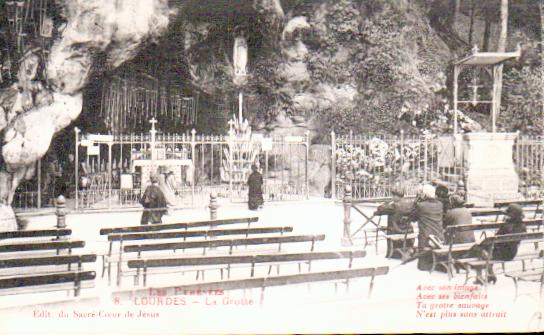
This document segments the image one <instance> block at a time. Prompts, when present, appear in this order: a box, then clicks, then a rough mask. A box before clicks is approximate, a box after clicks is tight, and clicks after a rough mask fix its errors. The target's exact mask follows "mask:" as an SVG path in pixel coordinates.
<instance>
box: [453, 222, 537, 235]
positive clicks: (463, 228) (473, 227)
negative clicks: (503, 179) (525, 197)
mask: <svg viewBox="0 0 544 335" xmlns="http://www.w3.org/2000/svg"><path fill="white" fill-rule="evenodd" d="M523 223H524V224H525V225H526V226H528V227H539V226H541V225H544V222H543V221H542V219H527V220H523ZM503 224H504V222H486V223H476V224H464V225H456V226H448V227H446V233H448V234H451V233H453V232H464V231H471V230H487V229H497V228H499V227H500V226H502V225H503Z"/></svg>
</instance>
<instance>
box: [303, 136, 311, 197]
mask: <svg viewBox="0 0 544 335" xmlns="http://www.w3.org/2000/svg"><path fill="white" fill-rule="evenodd" d="M308 159H310V131H309V130H306V159H305V161H304V181H305V183H306V199H310V185H309V181H308Z"/></svg>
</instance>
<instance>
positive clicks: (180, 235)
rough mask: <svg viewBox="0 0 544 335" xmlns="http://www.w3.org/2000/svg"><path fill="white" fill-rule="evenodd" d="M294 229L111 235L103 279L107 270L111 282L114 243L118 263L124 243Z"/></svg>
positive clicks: (271, 228) (275, 228) (274, 228)
mask: <svg viewBox="0 0 544 335" xmlns="http://www.w3.org/2000/svg"><path fill="white" fill-rule="evenodd" d="M292 231H293V227H259V228H237V229H216V230H184V231H167V232H145V233H131V234H110V235H108V241H109V242H110V246H109V250H108V254H107V255H104V256H103V257H102V260H103V262H102V264H103V266H102V277H104V273H105V270H106V268H107V270H108V280H111V278H110V277H111V259H110V257H112V256H113V255H112V252H113V243H114V242H119V254H118V262H119V263H120V262H122V254H123V242H126V241H135V240H160V239H176V238H183V241H186V239H187V237H203V238H204V239H207V238H208V237H219V236H227V235H245V237H246V238H248V237H249V235H253V234H270V233H280V234H282V235H283V233H286V232H292Z"/></svg>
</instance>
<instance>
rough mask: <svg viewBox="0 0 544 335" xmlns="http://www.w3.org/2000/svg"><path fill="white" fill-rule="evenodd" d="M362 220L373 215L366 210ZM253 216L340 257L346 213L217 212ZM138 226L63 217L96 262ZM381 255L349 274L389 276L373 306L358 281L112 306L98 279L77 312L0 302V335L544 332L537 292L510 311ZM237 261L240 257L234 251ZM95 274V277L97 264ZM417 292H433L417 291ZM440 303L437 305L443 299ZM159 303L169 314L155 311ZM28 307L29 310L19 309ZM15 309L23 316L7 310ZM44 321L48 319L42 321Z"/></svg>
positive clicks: (309, 205)
mask: <svg viewBox="0 0 544 335" xmlns="http://www.w3.org/2000/svg"><path fill="white" fill-rule="evenodd" d="M366 210H367V211H369V212H371V211H372V208H367V209H366ZM252 215H258V216H259V223H258V225H259V226H278V225H282V226H283V225H285V226H293V227H294V230H293V234H295V233H297V234H317V233H324V234H325V235H326V239H325V241H323V242H320V243H319V244H317V247H316V250H341V249H344V247H342V246H341V243H340V241H341V236H342V230H343V226H342V219H343V209H342V207H341V206H340V204H338V203H334V202H333V201H331V200H321V199H313V200H310V201H301V202H283V203H280V202H278V203H269V204H267V205H266V207H265V208H264V209H263V210H262V211H259V212H252V211H248V210H247V209H246V208H245V206H244V205H243V204H229V203H226V202H225V203H222V206H221V207H220V209H219V217H220V218H228V217H239V216H252ZM208 216H209V213H208V211H207V208H205V207H202V208H196V209H191V210H180V211H174V212H172V213H171V214H170V215H169V216H168V217H165V221H166V222H176V221H189V220H199V219H207V218H208ZM139 217H140V213H139V212H123V213H95V214H78V215H76V214H72V215H69V216H68V218H67V224H68V226H69V227H70V228H72V230H73V238H74V239H83V240H85V241H86V242H87V245H86V247H85V250H83V251H82V252H85V251H88V252H95V253H97V254H99V255H101V254H105V253H106V252H107V243H106V242H105V238H104V237H101V236H100V235H99V233H98V231H99V229H100V228H103V227H114V226H127V225H137V224H138V222H139ZM352 217H353V227H354V228H357V227H358V225H360V224H361V223H362V221H361V220H362V217H361V216H360V215H359V214H357V213H355V212H353V213H352ZM54 224H55V218H54V217H53V216H37V217H32V218H30V222H29V227H28V228H29V229H34V228H48V227H52V226H54ZM378 246H379V248H378V252H377V253H376V251H375V248H374V245H371V246H367V248H366V250H367V252H368V255H367V257H365V258H364V259H361V260H357V261H356V262H355V263H354V266H355V267H373V266H384V265H386V266H389V267H390V270H389V274H388V275H386V276H381V277H376V279H375V281H374V288H373V292H372V295H371V296H370V297H368V288H369V284H370V280H369V279H368V278H363V279H359V280H353V281H350V283H349V287H347V286H346V285H345V284H344V283H340V284H338V285H335V284H334V283H318V284H312V285H307V284H301V285H292V286H289V287H274V288H267V289H266V290H265V292H264V303H263V304H262V305H260V304H259V299H260V295H261V291H260V290H259V289H253V290H246V291H242V290H240V291H233V292H224V294H223V295H219V296H216V295H194V294H187V295H180V296H177V297H174V296H167V297H162V298H163V299H162V300H161V299H159V298H157V297H154V296H150V297H148V299H147V300H141V299H140V300H137V299H134V298H133V299H122V300H120V301H114V300H112V299H111V293H112V292H113V291H116V290H118V289H117V288H114V287H112V286H108V284H107V280H106V279H101V278H99V279H98V280H97V285H96V288H94V289H90V290H88V291H85V292H84V294H83V295H82V300H81V301H80V302H78V303H70V304H57V305H41V306H40V305H37V303H38V302H40V300H42V301H45V300H48V299H49V300H50V299H52V298H53V297H54V298H55V299H57V298H59V296H58V294H56V295H55V296H53V295H48V294H45V295H41V297H37V296H36V295H33V296H8V297H0V298H2V299H0V307H4V309H2V310H0V319H1V320H0V333H1V334H12V333H17V334H26V333H28V334H30V333H32V334H34V333H35V332H36V330H39V329H44V330H45V329H47V333H54V334H64V333H66V334H73V333H75V332H76V331H77V333H78V334H87V333H89V334H90V333H98V332H101V331H103V332H104V333H105V334H106V333H108V334H125V333H126V334H129V333H130V334H176V333H217V332H220V333H225V332H235V333H239V332H287V331H289V332H417V331H433V332H441V331H450V332H451V331H454V332H462V331H473V332H475V331H503V332H504V331H528V330H536V329H538V328H537V327H540V329H541V328H542V325H540V326H539V325H538V324H537V323H536V322H535V321H534V319H531V318H532V317H533V315H534V313H535V312H537V311H543V308H542V304H540V307H539V301H538V285H536V284H534V283H522V285H521V286H520V290H521V292H524V293H528V294H526V295H522V296H520V297H519V298H518V299H517V300H516V301H514V299H513V298H514V285H513V283H512V281H511V280H509V279H508V278H505V277H504V276H500V277H499V280H498V283H497V284H496V285H490V286H489V287H488V288H487V289H485V290H484V289H480V288H478V287H474V286H472V285H470V283H469V285H467V286H464V285H463V283H464V275H457V276H455V277H454V278H453V279H452V280H451V281H450V280H448V278H447V275H445V274H443V273H438V272H434V273H432V274H429V273H428V272H421V271H418V270H417V269H416V262H412V263H409V264H406V265H400V262H399V261H398V260H388V259H385V258H384V252H385V245H383V242H380V244H379V245H378ZM353 248H354V249H362V240H358V241H357V245H356V246H354V247H353ZM268 249H270V248H268ZM223 250H224V249H223ZM291 250H293V251H294V250H309V246H308V245H307V244H306V245H302V246H296V247H295V246H286V247H285V251H291ZM263 251H265V252H266V251H267V250H263ZM214 252H218V253H219V252H223V251H222V250H216V251H214ZM236 252H237V253H244V252H246V251H245V250H244V248H240V249H239V250H237V251H236ZM346 265H347V264H346V262H344V263H342V262H341V261H337V262H333V263H325V264H323V265H322V266H321V268H322V269H331V268H333V267H334V268H345V267H346ZM96 266H97V269H96V270H97V273H98V277H100V270H101V260H99V261H98V262H97V264H96ZM312 266H313V268H312V270H314V271H317V270H319V269H320V268H319V267H318V265H317V264H313V265H312ZM240 271H241V270H240ZM257 271H258V272H257V273H258V274H261V275H266V271H267V268H260V269H258V270H257ZM281 271H282V272H281V274H287V273H289V272H290V271H295V269H294V268H293V269H291V268H290V267H289V266H287V267H282V268H281ZM218 273H219V272H218V271H215V272H214V271H209V272H207V273H206V281H211V280H214V279H215V278H218ZM240 276H241V274H240ZM158 277H160V276H158ZM160 278H162V279H156V281H155V282H151V283H150V286H160V285H165V284H166V285H174V286H175V285H180V284H182V283H187V282H193V281H194V279H195V278H194V273H192V274H185V275H183V276H181V275H179V274H178V275H172V274H169V275H167V276H164V277H160ZM154 280H155V279H154ZM132 285H133V283H132V280H131V279H130V277H129V278H127V280H124V282H123V288H122V289H123V290H127V289H130V288H131V287H132ZM335 287H336V288H337V290H335ZM423 287H425V288H427V289H433V291H419V290H418V288H423ZM470 290H474V291H470ZM467 292H468V295H466V294H467ZM471 292H472V294H471ZM192 293H197V292H192ZM420 293H421V294H423V295H427V296H429V295H432V294H434V295H435V296H433V297H428V299H424V297H423V296H422V297H421V298H420V299H418V294H420ZM460 294H463V296H461V295H460ZM440 296H441V298H442V299H439V298H440ZM455 297H457V298H459V297H462V299H456V298H455ZM166 298H169V300H165V299H166ZM159 301H162V303H163V304H165V305H162V306H157V304H158V303H159ZM418 301H419V302H422V303H425V304H427V306H426V308H423V305H422V304H420V306H419V307H420V308H419V309H418V305H417V302H418ZM183 303H184V304H183ZM28 304H34V306H26V307H24V306H25V305H28ZM459 304H467V306H460V305H459ZM15 305H17V306H19V307H13V308H7V309H6V308H5V307H8V306H15ZM418 312H419V313H418ZM48 313H50V315H51V317H45V316H46V315H48ZM61 313H65V315H66V317H64V316H61ZM93 313H94V314H93ZM461 313H463V315H461ZM131 315H132V316H131Z"/></svg>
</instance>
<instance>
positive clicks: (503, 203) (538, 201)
mask: <svg viewBox="0 0 544 335" xmlns="http://www.w3.org/2000/svg"><path fill="white" fill-rule="evenodd" d="M542 201H544V200H543V199H531V200H517V201H499V202H496V203H495V204H494V205H493V207H495V208H500V207H507V206H508V205H510V204H518V205H520V206H531V205H533V206H534V205H536V206H539V205H541V204H542Z"/></svg>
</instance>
